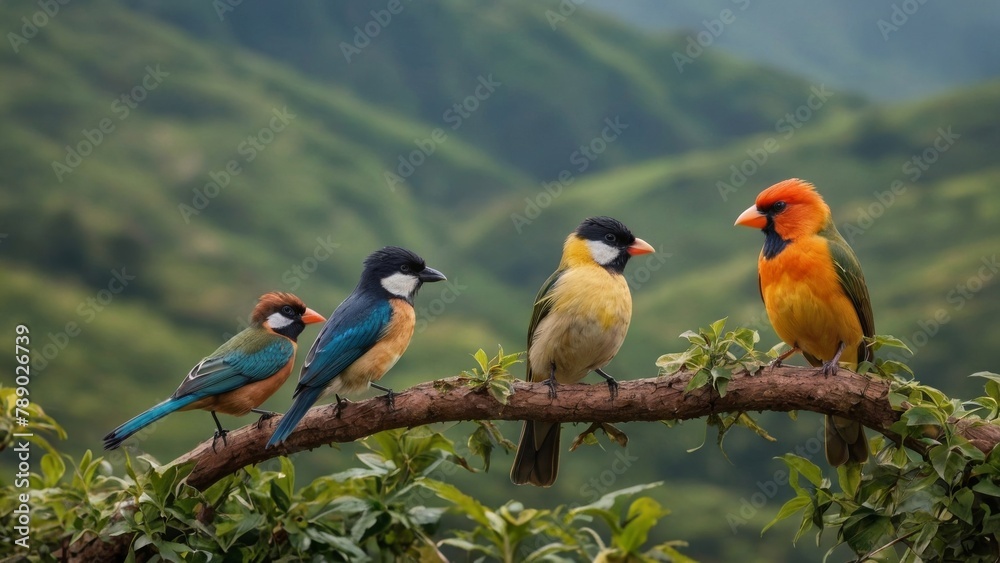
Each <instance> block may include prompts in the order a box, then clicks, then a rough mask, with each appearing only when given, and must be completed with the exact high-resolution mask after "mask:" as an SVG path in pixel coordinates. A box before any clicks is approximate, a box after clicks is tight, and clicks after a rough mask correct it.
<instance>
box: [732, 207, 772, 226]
mask: <svg viewBox="0 0 1000 563" xmlns="http://www.w3.org/2000/svg"><path fill="white" fill-rule="evenodd" d="M735 225H743V226H744V227H751V228H754V229H763V228H764V227H766V226H767V216H766V215H764V214H763V213H761V212H760V211H757V206H755V205H751V206H750V207H749V208H748V209H747V210H746V211H744V212H743V213H740V216H739V217H737V218H736V223H735V224H734V226H735Z"/></svg>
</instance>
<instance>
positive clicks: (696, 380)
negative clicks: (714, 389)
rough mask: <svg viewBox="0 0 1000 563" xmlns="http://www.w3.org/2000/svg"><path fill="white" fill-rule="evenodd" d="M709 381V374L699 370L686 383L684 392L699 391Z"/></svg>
mask: <svg viewBox="0 0 1000 563" xmlns="http://www.w3.org/2000/svg"><path fill="white" fill-rule="evenodd" d="M709 381H711V372H709V371H706V370H699V371H698V373H696V374H695V375H694V377H692V378H691V381H689V382H688V384H687V387H685V388H684V391H685V392H690V391H694V390H695V389H700V388H702V387H704V386H706V385H708V382H709Z"/></svg>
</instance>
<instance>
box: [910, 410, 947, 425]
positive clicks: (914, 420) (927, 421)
mask: <svg viewBox="0 0 1000 563" xmlns="http://www.w3.org/2000/svg"><path fill="white" fill-rule="evenodd" d="M900 418H901V419H903V421H904V422H906V425H907V426H941V425H942V424H943V422H944V421H943V420H942V419H941V417H940V416H939V413H937V412H935V411H933V410H931V409H929V408H927V407H913V408H911V409H909V410H907V411H906V412H904V413H903V415H902V416H901V417H900Z"/></svg>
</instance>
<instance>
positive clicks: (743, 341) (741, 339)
mask: <svg viewBox="0 0 1000 563" xmlns="http://www.w3.org/2000/svg"><path fill="white" fill-rule="evenodd" d="M733 340H734V341H735V342H736V344H739V346H740V347H741V348H743V349H744V350H746V351H747V352H750V351H752V350H753V349H754V346H756V344H757V343H758V342H760V334H758V333H757V331H756V330H750V329H749V328H738V329H736V330H735V331H733Z"/></svg>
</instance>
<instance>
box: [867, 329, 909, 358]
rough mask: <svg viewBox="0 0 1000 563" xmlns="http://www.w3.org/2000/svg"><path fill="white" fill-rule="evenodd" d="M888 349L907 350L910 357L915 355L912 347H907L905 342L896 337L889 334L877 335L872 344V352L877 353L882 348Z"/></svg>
mask: <svg viewBox="0 0 1000 563" xmlns="http://www.w3.org/2000/svg"><path fill="white" fill-rule="evenodd" d="M886 347H888V348H899V349H902V350H906V351H907V352H909V353H910V355H913V350H910V347H909V346H907V345H906V343H905V342H903V341H902V340H900V339H898V338H896V337H895V336H892V335H889V334H878V335H875V338H874V342H873V343H872V350H875V351H877V350H879V349H880V348H886Z"/></svg>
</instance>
